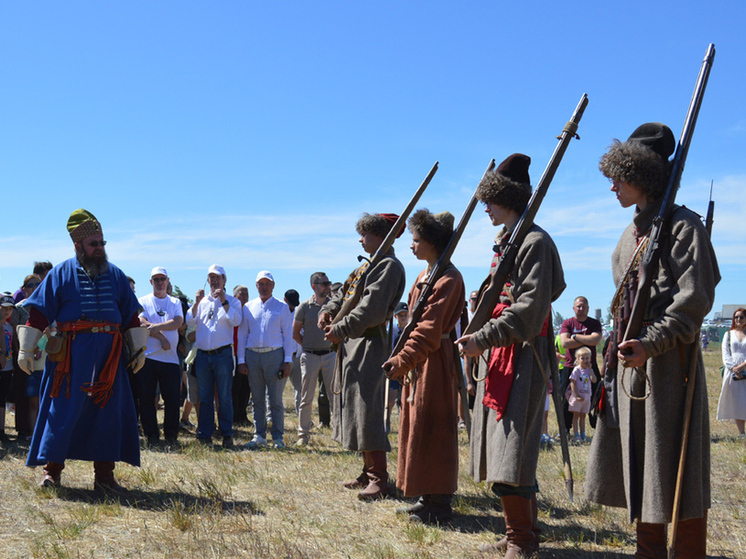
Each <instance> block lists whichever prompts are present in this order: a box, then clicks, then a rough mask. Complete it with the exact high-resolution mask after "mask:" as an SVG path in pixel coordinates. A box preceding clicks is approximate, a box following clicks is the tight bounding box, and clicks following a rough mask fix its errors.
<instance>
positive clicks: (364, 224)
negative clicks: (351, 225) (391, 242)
mask: <svg viewBox="0 0 746 559" xmlns="http://www.w3.org/2000/svg"><path fill="white" fill-rule="evenodd" d="M388 216H393V217H394V219H393V221H392V220H391V219H390V218H388ZM397 217H399V216H397V215H395V214H369V213H364V214H363V217H361V218H360V219H359V220H358V222H357V225H355V230H356V231H357V234H358V235H362V234H363V233H373V234H374V235H376V236H377V237H381V238H382V239H385V238H386V235H388V234H389V231H391V227H393V225H394V223H395V222H396V218H397Z"/></svg>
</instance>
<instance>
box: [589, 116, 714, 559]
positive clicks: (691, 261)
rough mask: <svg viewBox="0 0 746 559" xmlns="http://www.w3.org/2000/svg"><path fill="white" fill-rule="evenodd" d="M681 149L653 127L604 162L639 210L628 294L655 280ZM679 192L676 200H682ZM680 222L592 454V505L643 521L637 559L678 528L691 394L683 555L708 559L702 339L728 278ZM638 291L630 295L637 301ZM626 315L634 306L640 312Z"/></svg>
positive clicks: (669, 238) (624, 270) (688, 216)
mask: <svg viewBox="0 0 746 559" xmlns="http://www.w3.org/2000/svg"><path fill="white" fill-rule="evenodd" d="M675 146H676V142H675V140H674V137H673V134H672V132H671V130H670V129H669V128H668V127H667V126H665V125H664V124H660V123H647V124H643V125H642V126H640V127H639V128H637V129H636V130H635V131H634V132H633V133H632V135H631V136H630V137H629V139H628V140H627V141H626V142H619V141H618V140H615V141H614V143H613V144H612V146H611V147H610V148H609V150H608V152H607V153H606V154H604V155H603V157H602V158H601V162H600V164H599V169H600V170H601V172H602V173H603V174H604V175H605V176H606V177H607V178H609V180H610V181H611V182H612V186H611V191H612V192H614V193H615V194H616V197H617V200H619V203H620V204H621V206H622V207H623V208H629V207H631V206H634V207H635V214H634V217H633V220H632V223H631V224H630V225H629V226H628V227H627V228H626V229H625V231H624V233H623V234H622V237H621V239H620V240H619V244H618V245H617V247H616V249H615V250H614V253H613V255H612V271H613V275H614V282H615V283H616V284H617V286H620V285H622V286H623V285H624V284H627V283H632V284H634V282H635V281H636V280H635V276H636V273H637V271H638V269H639V270H640V278H643V271H644V268H643V266H642V264H639V265H638V263H637V260H636V258H637V257H639V256H640V255H642V254H643V253H644V252H645V245H646V244H647V243H648V242H649V239H650V237H651V226H652V225H653V223H654V218H655V217H656V216H657V215H658V214H659V210H660V209H661V205H662V204H663V203H664V195H666V194H667V189H666V187H667V185H669V179H670V177H671V175H672V168H674V169H675V167H672V163H671V162H669V157H670V156H671V154H672V153H673V151H674V147H675ZM675 186H678V184H674V188H673V192H668V195H670V194H675ZM669 188H671V187H669ZM668 195H666V196H665V199H668ZM669 216H670V217H668V218H667V219H666V220H665V231H666V233H665V235H664V236H663V237H661V241H660V242H661V247H660V249H661V250H660V259H659V260H657V262H659V265H657V266H656V270H655V271H654V275H653V276H652V278H650V279H651V280H652V289H650V290H649V299H648V301H647V304H646V305H645V306H644V307H643V311H644V314H643V322H642V326H641V328H640V332H639V334H634V335H633V336H634V337H626V336H625V339H626V341H623V342H622V343H620V344H619V352H618V353H616V354H615V355H616V356H618V360H619V364H618V367H613V366H611V367H610V368H609V370H607V371H606V378H605V383H607V385H606V386H605V388H606V400H605V402H604V405H603V407H602V410H604V411H603V413H602V415H601V416H600V417H599V421H598V425H597V429H596V435H595V437H594V439H593V443H592V445H591V450H590V455H589V460H588V468H587V478H586V481H585V494H586V497H587V498H588V499H589V500H591V501H594V502H597V503H601V504H604V505H608V506H614V507H624V508H626V509H627V510H628V512H629V518H630V521H634V520H637V528H636V529H637V553H636V554H635V557H650V558H653V557H655V558H658V557H665V556H666V523H668V522H672V510H674V501H675V497H674V496H675V487H676V485H677V483H676V472H677V469H678V467H677V466H678V464H679V454H680V450H681V446H682V445H681V443H682V432H684V425H685V424H686V421H687V420H686V419H684V418H685V416H686V414H685V402H686V398H685V395H686V392H687V384H689V385H691V390H693V397H692V399H691V414H690V420H689V423H688V425H689V431H688V444H687V445H686V451H685V453H684V454H685V464H686V467H685V468H684V469H683V476H684V477H683V479H682V482H683V483H682V485H683V487H684V491H683V492H682V493H681V500H680V518H681V519H682V520H681V521H680V522H679V524H678V535H677V536H676V538H675V542H674V543H675V550H676V554H675V555H674V556H675V557H698V558H704V557H705V547H706V545H705V544H706V535H707V509H709V508H710V429H709V416H708V407H707V389H706V386H705V378H704V364H703V362H702V357H701V354H700V353H699V351H698V350H699V347H698V345H697V344H698V338H697V336H698V332H699V328H700V326H701V324H702V320H703V318H704V317H705V315H706V314H707V313H708V312H709V311H710V308H711V307H712V303H713V299H714V296H715V285H716V284H717V283H718V281H719V280H720V274H719V271H718V265H717V261H716V259H715V253H714V251H713V248H712V245H711V244H710V240H709V236H708V234H707V231H706V229H705V227H704V225H703V224H702V222H701V221H700V218H699V216H698V215H696V214H695V213H694V212H692V211H690V210H688V209H686V208H683V207H679V206H676V205H672V207H671V211H670V214H669ZM650 242H651V246H652V243H653V241H650ZM641 285H642V280H641ZM632 287H633V288H632V289H626V293H628V294H630V295H633V296H634V285H633V286H632ZM622 291H625V290H622ZM639 295H640V294H639V293H638V294H637V297H638V298H639ZM632 301H633V302H634V297H633V298H632ZM618 304H619V305H623V306H626V307H627V308H629V306H630V305H631V303H630V301H626V302H625V301H619V302H618ZM612 310H614V309H612ZM615 327H618V325H616V324H615ZM610 395H611V396H613V397H612V398H609V396H610ZM674 523H675V522H674Z"/></svg>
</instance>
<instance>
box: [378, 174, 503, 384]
mask: <svg viewBox="0 0 746 559" xmlns="http://www.w3.org/2000/svg"><path fill="white" fill-rule="evenodd" d="M494 169H495V160H494V159H493V160H492V161H490V164H489V165H488V166H487V170H486V171H485V172H484V174H483V175H482V178H484V177H485V176H487V174H488V173H491V172H492V171H493V170H494ZM480 182H481V180H480ZM477 201H478V200H477V193H476V190H475V191H474V194H472V196H471V200H469V204H468V205H467V206H466V210H464V214H463V215H462V216H461V220H460V221H459V222H458V226H457V227H456V229H455V230H454V231H453V234H452V235H451V239H450V240H449V241H448V245H447V246H446V248H445V249H444V250H443V254H441V255H440V258H438V261H437V262H436V263H435V266H433V269H432V270H431V271H430V275H429V276H428V278H427V280H426V282H425V286H424V287H423V288H422V292H421V293H420V297H419V299H417V303H415V305H414V307H412V310H411V311H410V313H409V322H407V325H406V326H405V327H404V329H403V330H402V332H401V334H400V335H399V339H398V340H397V342H396V346H395V347H394V349H393V351H392V352H391V357H393V356H394V355H396V354H398V353H399V352H400V351H401V349H402V348H403V347H404V344H405V343H406V342H407V340H408V339H409V336H410V335H411V334H412V332H413V331H414V329H415V327H416V326H417V323H418V322H419V321H420V318H422V313H423V312H424V310H425V305H426V304H427V300H428V299H429V298H430V294H431V293H432V291H433V287H434V286H435V282H437V281H438V280H439V279H440V277H441V276H442V275H443V272H445V270H446V268H447V267H448V265H449V264H450V263H451V256H453V252H454V251H455V250H456V246H458V242H459V241H460V240H461V236H462V235H463V233H464V229H466V225H467V224H468V223H469V219H470V218H471V214H472V213H474V208H475V206H476V205H477ZM389 369H390V367H388V368H386V370H387V371H388V370H389Z"/></svg>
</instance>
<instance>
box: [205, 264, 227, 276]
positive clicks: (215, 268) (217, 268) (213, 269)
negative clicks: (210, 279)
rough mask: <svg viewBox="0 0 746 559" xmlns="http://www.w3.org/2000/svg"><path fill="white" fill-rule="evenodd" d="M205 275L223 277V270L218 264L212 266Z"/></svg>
mask: <svg viewBox="0 0 746 559" xmlns="http://www.w3.org/2000/svg"><path fill="white" fill-rule="evenodd" d="M207 273H208V274H218V275H219V276H224V275H225V268H223V267H222V266H221V265H220V264H213V265H212V266H210V268H209V269H208V270H207Z"/></svg>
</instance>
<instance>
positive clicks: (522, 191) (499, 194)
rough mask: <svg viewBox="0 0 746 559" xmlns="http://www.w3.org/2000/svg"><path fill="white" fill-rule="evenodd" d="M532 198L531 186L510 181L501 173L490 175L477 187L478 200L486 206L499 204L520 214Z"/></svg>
mask: <svg viewBox="0 0 746 559" xmlns="http://www.w3.org/2000/svg"><path fill="white" fill-rule="evenodd" d="M530 198H531V185H530V184H527V183H520V182H516V181H514V180H511V179H509V178H508V177H506V176H505V175H503V174H501V173H497V172H494V173H488V174H487V176H486V177H484V178H483V179H482V182H480V183H479V186H478V187H477V199H478V200H479V201H480V202H483V203H484V204H497V205H498V206H503V207H504V208H509V209H511V210H514V211H516V212H517V213H519V214H522V213H523V210H525V209H526V205H527V204H528V201H529V199H530Z"/></svg>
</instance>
